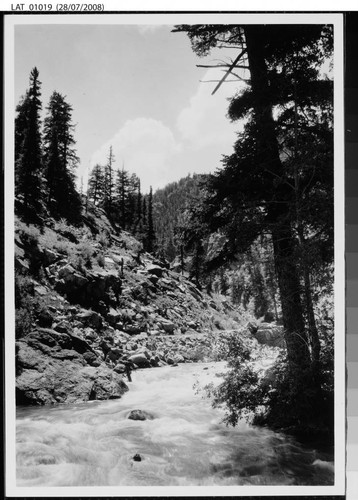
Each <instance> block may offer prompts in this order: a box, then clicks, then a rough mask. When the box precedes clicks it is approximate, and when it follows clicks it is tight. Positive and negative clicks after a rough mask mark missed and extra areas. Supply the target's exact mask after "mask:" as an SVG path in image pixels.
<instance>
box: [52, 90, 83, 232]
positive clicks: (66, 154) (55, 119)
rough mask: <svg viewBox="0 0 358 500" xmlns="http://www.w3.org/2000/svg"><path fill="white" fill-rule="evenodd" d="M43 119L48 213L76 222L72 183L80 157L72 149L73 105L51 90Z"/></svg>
mask: <svg viewBox="0 0 358 500" xmlns="http://www.w3.org/2000/svg"><path fill="white" fill-rule="evenodd" d="M47 112H48V113H47V116H46V118H45V122H44V143H45V164H46V178H47V184H48V204H49V209H50V213H51V214H52V215H53V216H54V217H56V218H61V217H64V218H66V219H67V220H69V221H73V222H76V221H78V219H79V217H80V212H81V199H80V196H79V194H78V192H77V190H76V186H75V168H76V167H77V165H78V163H79V158H78V157H77V155H76V150H75V149H74V145H75V139H74V136H73V129H74V126H73V124H72V107H71V105H70V104H68V103H67V102H66V100H65V98H64V97H63V96H62V95H61V94H60V93H59V92H56V91H55V92H53V94H52V95H51V97H50V102H49V104H48V106H47Z"/></svg>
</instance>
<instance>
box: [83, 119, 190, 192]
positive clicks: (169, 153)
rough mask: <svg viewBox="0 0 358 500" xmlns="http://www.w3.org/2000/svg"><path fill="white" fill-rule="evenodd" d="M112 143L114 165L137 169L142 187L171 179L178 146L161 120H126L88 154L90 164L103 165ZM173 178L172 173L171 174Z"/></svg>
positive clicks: (159, 184) (145, 188)
mask: <svg viewBox="0 0 358 500" xmlns="http://www.w3.org/2000/svg"><path fill="white" fill-rule="evenodd" d="M110 146H112V148H113V154H114V156H115V160H116V162H115V168H122V165H124V168H125V170H128V171H129V172H130V173H136V174H137V175H138V176H139V178H140V179H141V183H142V190H143V192H146V191H148V190H149V186H151V185H153V186H155V187H159V186H164V185H165V184H166V183H167V182H170V181H171V180H173V176H172V175H171V166H172V161H173V160H174V159H175V157H176V156H177V155H178V153H179V152H180V150H181V146H180V144H178V143H177V142H176V140H175V138H174V135H173V133H172V131H171V130H170V129H169V128H168V127H166V126H165V125H164V124H163V123H162V122H160V121H158V120H154V119H152V118H136V119H134V120H128V121H127V122H126V123H125V124H124V125H123V127H122V128H121V129H120V130H118V132H117V133H116V134H115V135H114V136H113V137H112V138H111V139H110V140H109V141H107V142H106V143H105V144H104V145H103V146H102V147H101V148H100V149H99V150H98V151H96V152H95V153H94V154H93V155H92V158H91V161H90V165H91V168H92V167H93V166H94V165H95V164H96V163H99V164H101V165H104V164H105V163H106V159H107V157H108V152H109V148H110ZM174 178H175V177H174Z"/></svg>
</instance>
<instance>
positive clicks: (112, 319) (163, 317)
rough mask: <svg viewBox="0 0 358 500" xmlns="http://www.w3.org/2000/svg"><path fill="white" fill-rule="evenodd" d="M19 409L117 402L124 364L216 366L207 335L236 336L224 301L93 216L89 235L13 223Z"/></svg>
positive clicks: (100, 215) (93, 211)
mask: <svg viewBox="0 0 358 500" xmlns="http://www.w3.org/2000/svg"><path fill="white" fill-rule="evenodd" d="M15 268H16V293H17V295H16V302H17V308H16V330H17V338H16V372H17V382H16V391H17V403H18V404H48V403H59V402H61V403H62V402H66V403H70V402H76V401H88V400H94V399H109V398H118V397H121V395H122V394H123V393H124V392H125V391H126V390H128V387H127V385H126V383H125V382H124V381H123V378H122V376H123V374H124V373H125V362H126V360H128V359H129V360H130V361H131V362H132V363H133V364H134V366H135V367H138V368H147V367H155V366H163V365H165V364H176V363H183V362H193V361H198V360H203V359H204V360H205V359H210V356H211V346H210V341H209V339H208V337H207V335H206V334H208V333H209V332H212V331H220V330H224V329H235V328H238V327H239V324H238V318H237V317H236V316H235V312H234V311H233V310H232V308H231V307H230V305H229V304H227V303H226V302H225V301H219V300H213V299H212V298H210V297H209V296H207V295H205V294H204V293H202V292H201V291H200V290H198V289H197V288H196V287H195V286H194V284H193V283H192V282H190V281H189V280H188V279H186V277H185V276H182V275H181V274H178V273H176V272H174V271H172V270H171V269H170V266H169V264H168V263H167V262H162V261H157V260H155V258H154V257H153V256H152V255H149V254H146V253H143V252H142V249H141V246H140V244H139V243H138V241H136V240H135V239H134V238H133V237H132V236H131V235H129V234H128V233H125V232H120V231H119V230H117V229H116V228H114V227H112V226H111V224H110V222H109V221H108V219H107V218H106V216H105V214H104V212H103V211H102V210H100V209H98V208H96V207H94V206H90V207H88V209H87V212H86V213H84V214H83V225H82V226H81V227H77V228H74V227H71V226H68V225H67V224H65V223H64V222H63V221H60V222H55V221H53V220H49V221H47V222H46V224H45V227H44V228H43V229H42V230H41V231H40V230H39V229H38V228H35V227H34V226H26V225H25V224H23V223H22V222H21V221H17V222H16V230H15Z"/></svg>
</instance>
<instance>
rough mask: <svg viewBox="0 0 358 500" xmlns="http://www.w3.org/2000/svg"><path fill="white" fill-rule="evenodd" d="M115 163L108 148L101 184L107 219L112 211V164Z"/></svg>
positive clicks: (113, 184) (113, 186)
mask: <svg viewBox="0 0 358 500" xmlns="http://www.w3.org/2000/svg"><path fill="white" fill-rule="evenodd" d="M114 162H115V157H114V154H113V148H112V146H110V148H109V152H108V157H107V163H106V165H105V167H104V184H103V208H104V209H105V211H106V212H107V215H108V217H110V218H111V217H113V209H114V189H115V179H114V168H113V164H114Z"/></svg>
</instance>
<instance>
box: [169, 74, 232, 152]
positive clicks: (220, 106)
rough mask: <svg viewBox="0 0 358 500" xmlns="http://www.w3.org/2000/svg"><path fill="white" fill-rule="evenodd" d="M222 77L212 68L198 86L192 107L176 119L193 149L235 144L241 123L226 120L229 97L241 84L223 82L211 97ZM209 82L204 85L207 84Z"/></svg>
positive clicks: (192, 99) (190, 105)
mask: <svg viewBox="0 0 358 500" xmlns="http://www.w3.org/2000/svg"><path fill="white" fill-rule="evenodd" d="M222 76H223V73H222V71H220V70H219V69H217V68H215V69H209V70H208V71H207V72H206V73H205V75H204V77H203V81H202V82H201V83H200V84H199V86H198V89H197V91H196V93H195V94H194V96H193V97H192V98H191V99H190V103H189V106H187V107H186V108H185V109H183V110H182V111H181V113H180V114H179V116H178V119H177V128H178V130H179V132H180V134H181V136H182V138H183V139H184V140H185V141H188V142H189V143H190V144H191V145H192V146H193V147H196V148H204V147H207V146H212V145H214V144H216V145H221V146H226V145H229V144H230V145H232V144H233V142H234V140H235V132H236V131H237V130H238V124H232V123H231V122H230V121H229V119H228V118H227V117H226V112H227V108H228V104H229V103H228V98H229V97H232V96H233V95H234V94H235V92H236V91H237V89H238V88H239V87H240V82H238V81H236V82H228V83H224V84H223V85H222V86H221V87H220V89H219V90H218V91H217V92H216V93H215V94H214V95H211V92H212V91H213V89H214V88H215V85H216V83H215V82H211V80H214V81H216V80H220V79H221V78H222ZM208 80H209V81H210V83H203V82H204V81H208Z"/></svg>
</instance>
